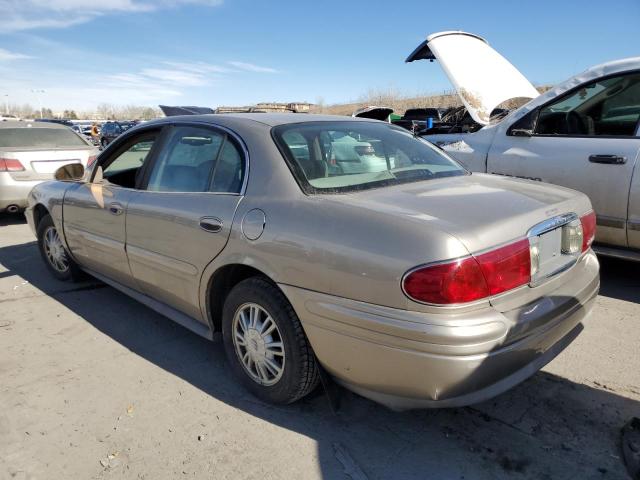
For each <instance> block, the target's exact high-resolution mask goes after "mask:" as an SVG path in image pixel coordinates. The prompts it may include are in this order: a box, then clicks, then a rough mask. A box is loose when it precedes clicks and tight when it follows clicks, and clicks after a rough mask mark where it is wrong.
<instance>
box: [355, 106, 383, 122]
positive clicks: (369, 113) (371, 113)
mask: <svg viewBox="0 0 640 480" xmlns="http://www.w3.org/2000/svg"><path fill="white" fill-rule="evenodd" d="M392 113H393V108H389V107H377V106H370V107H364V108H359V109H358V110H356V111H355V112H353V113H352V114H351V116H352V117H359V118H372V119H374V120H382V121H384V120H386V119H387V118H389V115H391V114H392Z"/></svg>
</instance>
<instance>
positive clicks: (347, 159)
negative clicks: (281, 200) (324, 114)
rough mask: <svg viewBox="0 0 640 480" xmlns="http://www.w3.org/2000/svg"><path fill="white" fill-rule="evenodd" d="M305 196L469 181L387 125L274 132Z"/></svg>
mask: <svg viewBox="0 0 640 480" xmlns="http://www.w3.org/2000/svg"><path fill="white" fill-rule="evenodd" d="M272 134H273V137H274V140H275V141H276V144H277V145H278V147H279V149H280V151H281V152H282V153H283V155H284V157H285V159H286V160H287V163H288V164H289V167H290V168H291V171H292V172H293V174H294V176H295V177H296V180H297V181H298V183H299V184H300V186H301V188H302V189H303V190H304V191H305V193H309V194H313V193H343V192H354V191H359V190H366V189H370V188H378V187H384V186H388V185H398V184H402V183H409V182H419V181H423V180H431V179H434V178H441V177H450V176H456V175H465V174H467V171H466V170H465V169H464V168H462V167H461V166H460V165H459V164H457V163H456V162H455V161H454V160H452V159H451V158H449V157H448V156H447V155H446V154H444V153H443V152H442V151H441V150H439V149H438V148H436V147H434V146H433V145H432V144H430V143H428V142H427V141H425V140H422V139H420V138H416V137H414V136H413V135H412V134H411V133H409V132H407V131H406V130H404V129H401V128H398V127H395V126H392V125H389V124H387V123H383V122H354V121H345V122H341V121H336V122H305V123H297V124H288V125H280V126H278V127H275V128H274V129H273V131H272Z"/></svg>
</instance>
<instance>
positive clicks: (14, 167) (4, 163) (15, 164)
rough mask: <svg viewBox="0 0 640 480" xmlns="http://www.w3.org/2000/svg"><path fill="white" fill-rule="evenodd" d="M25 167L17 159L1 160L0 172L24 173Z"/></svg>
mask: <svg viewBox="0 0 640 480" xmlns="http://www.w3.org/2000/svg"><path fill="white" fill-rule="evenodd" d="M23 170H24V166H23V165H22V164H21V163H20V161H19V160H16V159H15V158H0V172H22V171H23Z"/></svg>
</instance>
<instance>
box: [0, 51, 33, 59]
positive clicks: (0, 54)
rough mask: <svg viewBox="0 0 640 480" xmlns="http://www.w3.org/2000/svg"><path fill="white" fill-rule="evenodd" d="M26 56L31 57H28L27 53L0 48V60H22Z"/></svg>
mask: <svg viewBox="0 0 640 480" xmlns="http://www.w3.org/2000/svg"><path fill="white" fill-rule="evenodd" d="M27 58H33V57H30V56H29V55H24V54H22V53H16V52H10V51H9V50H5V49H4V48H0V62H3V61H8V60H23V59H27Z"/></svg>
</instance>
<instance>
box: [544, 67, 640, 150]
mask: <svg viewBox="0 0 640 480" xmlns="http://www.w3.org/2000/svg"><path fill="white" fill-rule="evenodd" d="M639 120H640V73H631V74H625V75H618V76H614V77H609V78H605V79H599V80H596V81H594V82H591V83H588V84H586V85H584V86H582V87H580V88H578V89H577V90H575V91H573V92H572V93H570V94H568V95H565V96H563V97H562V98H560V99H559V100H557V101H555V102H553V103H550V104H548V105H545V106H544V107H542V108H541V109H540V112H539V114H538V118H537V122H536V129H535V133H536V134H537V135H558V136H560V135H561V136H593V137H598V136H615V137H630V136H634V135H636V131H637V126H638V121H639Z"/></svg>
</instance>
